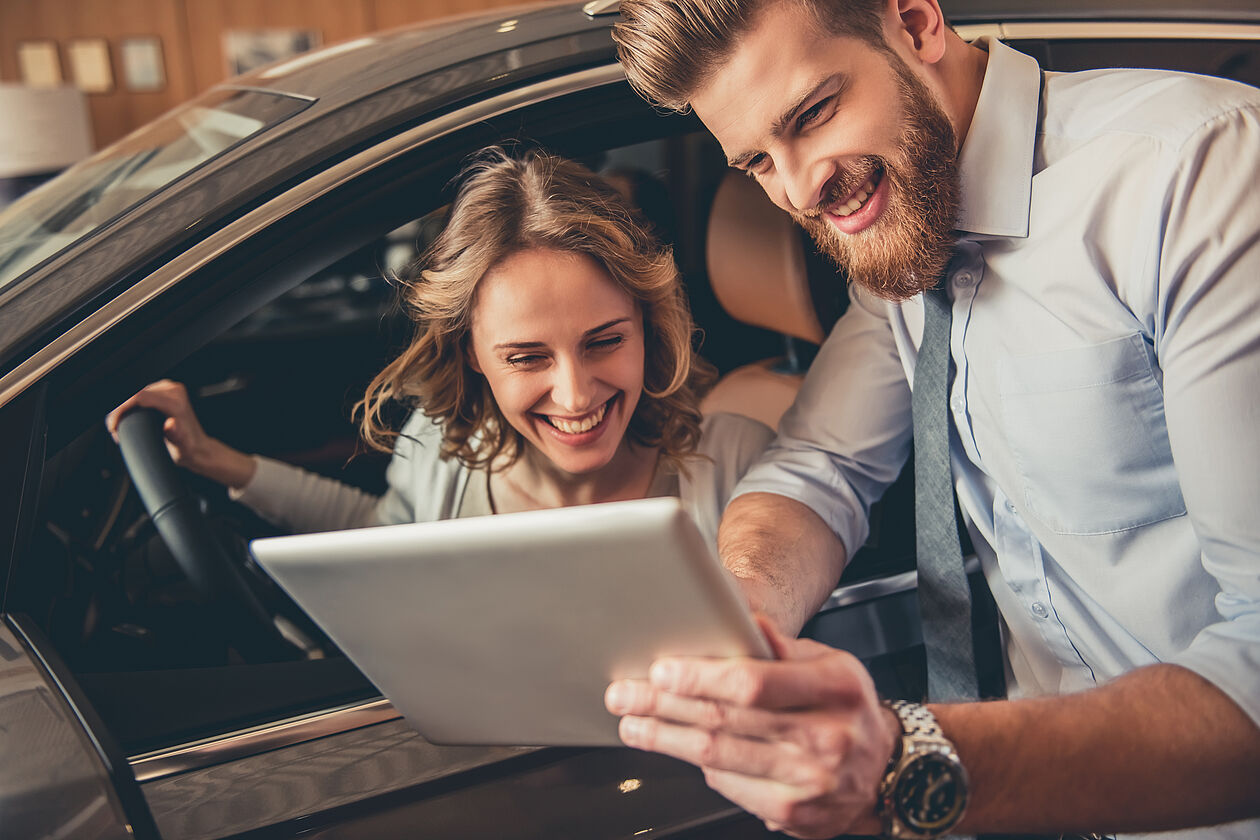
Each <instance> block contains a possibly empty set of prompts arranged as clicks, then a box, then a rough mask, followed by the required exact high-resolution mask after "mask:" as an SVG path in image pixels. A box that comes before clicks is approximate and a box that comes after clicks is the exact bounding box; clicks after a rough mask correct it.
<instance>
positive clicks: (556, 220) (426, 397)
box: [354, 147, 716, 468]
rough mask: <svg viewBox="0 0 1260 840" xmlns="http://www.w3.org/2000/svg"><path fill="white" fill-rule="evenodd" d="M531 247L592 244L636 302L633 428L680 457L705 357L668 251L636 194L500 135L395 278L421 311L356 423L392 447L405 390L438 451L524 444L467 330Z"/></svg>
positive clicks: (686, 451)
mask: <svg viewBox="0 0 1260 840" xmlns="http://www.w3.org/2000/svg"><path fill="white" fill-rule="evenodd" d="M529 248H552V249H555V250H557V251H564V252H571V253H582V254H587V255H589V256H591V257H593V258H594V259H595V260H596V261H597V262H599V264H600V265H601V266H603V268H604V269H605V270H606V271H607V272H608V274H609V276H610V277H611V278H612V279H613V281H614V282H615V283H616V284H617V285H618V286H619V287H620V288H621V289H622V290H624V291H625V292H626V293H627V294H628V295H630V297H631V298H633V299H634V300H635V301H636V302H637V303H638V305H639V308H640V310H641V311H642V314H643V331H644V354H645V355H644V383H643V385H644V388H643V394H642V396H641V397H640V399H639V403H638V406H637V407H636V408H635V412H634V415H633V416H632V417H631V419H630V423H629V428H628V430H627V434H628V435H629V436H630V439H631V440H632V441H633V442H635V443H637V444H640V445H642V446H655V447H660V450H661V455H662V457H663V458H665V459H666V461H667V462H668V463H671V464H673V465H674V466H676V467H681V466H682V462H683V460H684V459H685V458H686V457H687V456H688V455H690V454H692V453H694V452H695V449H696V446H697V444H698V443H699V438H700V419H701V415H700V407H699V400H700V396H701V394H702V393H703V392H704V391H705V390H706V389H707V388H708V387H709V386H710V385H711V384H712V383H713V381H714V379H715V378H716V373H715V370H714V368H713V366H712V365H710V364H709V363H708V362H706V361H705V360H703V359H701V358H700V357H699V356H697V355H696V354H695V352H694V349H693V345H692V341H693V337H694V335H695V333H696V330H695V327H694V325H693V323H692V320H691V313H690V311H689V310H688V307H687V302H686V298H685V297H684V295H683V291H682V285H681V282H680V280H679V276H678V269H677V267H676V266H675V264H674V259H673V253H672V250H671V249H670V248H669V247H668V246H665V245H662V244H661V243H660V242H659V241H658V240H657V239H656V238H655V236H654V235H653V234H652V233H651V231H650V228H649V226H648V224H647V222H645V221H644V220H643V219H642V218H641V217H640V216H639V213H638V212H637V211H636V210H635V209H634V208H633V206H632V205H631V204H630V203H629V202H628V201H627V200H626V199H625V198H623V197H622V195H621V194H620V193H618V192H617V191H616V190H615V189H614V188H613V187H612V186H611V185H610V184H608V183H607V182H605V181H604V180H602V179H601V178H600V177H599V176H598V175H596V174H595V173H594V172H591V171H590V170H589V169H587V168H586V167H584V166H582V165H580V164H578V163H575V162H573V161H570V160H565V159H563V158H559V157H556V156H554V155H551V154H547V153H545V152H541V151H530V152H528V153H525V154H522V155H519V156H512V155H510V154H508V153H507V152H506V151H504V150H503V149H501V148H498V147H494V148H490V149H486V150H484V151H482V152H481V153H479V154H478V155H477V157H476V158H475V159H474V160H473V161H472V162H471V163H470V164H469V165H468V166H467V167H466V168H465V169H464V171H463V172H462V173H461V175H460V181H459V188H458V190H457V193H456V196H455V201H454V203H453V204H452V206H451V211H450V216H449V219H448V221H447V224H446V227H445V228H444V229H443V231H442V233H441V234H440V235H439V236H438V237H437V239H436V240H435V241H434V242H433V245H432V246H431V247H430V248H428V249H427V250H426V251H425V253H423V254H422V255H421V256H420V257H419V258H418V259H417V260H416V261H415V262H414V263H412V264H411V265H410V266H408V267H407V268H406V269H404V271H403V273H402V275H401V276H400V277H399V278H398V280H399V283H400V285H401V297H402V305H403V307H404V308H405V309H406V311H407V314H408V315H409V316H410V318H411V319H412V321H413V322H414V323H415V334H414V336H413V337H412V340H411V343H410V345H409V346H408V347H407V349H406V350H404V351H403V353H402V354H401V355H400V356H399V357H398V358H396V359H395V360H394V361H393V362H391V363H390V364H389V365H388V366H386V367H385V369H384V370H382V371H381V372H380V373H379V374H377V375H376V377H375V378H374V379H373V380H372V382H371V383H370V384H369V385H368V387H367V393H366V394H365V395H364V397H363V399H362V400H361V401H360V402H359V403H358V404H357V405H356V406H355V409H354V410H355V416H356V417H357V416H359V413H360V412H362V419H361V429H360V432H361V434H362V436H363V439H364V441H366V443H367V444H368V445H369V446H370V447H372V448H373V449H377V450H382V451H389V450H391V449H392V448H393V445H394V441H395V439H396V438H397V437H398V432H396V431H394V430H392V429H390V428H389V425H388V423H387V422H386V420H385V417H384V412H385V409H386V408H387V407H388V406H389V405H390V404H391V403H392V402H395V401H396V402H401V403H403V404H405V405H407V406H409V407H411V408H413V409H419V410H421V411H423V412H424V413H425V414H426V415H427V416H428V417H430V418H431V419H433V421H434V422H436V423H437V424H439V425H440V426H441V428H442V430H443V444H442V449H443V453H444V454H446V455H447V456H450V457H454V458H457V459H459V460H460V461H461V462H462V463H463V464H465V465H466V466H468V467H470V468H481V467H489V466H490V465H492V464H495V463H496V462H497V460H498V459H499V457H500V456H501V455H504V456H506V459H505V463H511V462H512V461H515V460H516V459H517V458H518V457H520V454H521V452H522V451H523V447H524V445H525V439H524V438H523V437H522V436H521V434H520V433H519V432H517V431H516V430H515V429H514V428H513V427H512V426H511V424H509V423H508V422H507V421H506V419H505V418H504V417H503V414H502V413H501V412H500V410H499V407H498V405H497V404H496V403H495V400H494V396H493V395H492V394H491V393H490V388H489V386H488V385H487V384H486V381H485V379H484V378H483V377H482V376H481V375H480V374H478V373H476V372H475V371H474V370H473V369H472V367H471V366H470V365H469V363H468V362H469V348H468V343H469V329H470V322H471V316H472V309H473V305H474V303H475V301H476V294H477V286H478V284H479V283H480V281H481V278H482V277H484V276H485V275H486V273H487V272H488V271H489V270H490V269H491V268H492V267H493V266H495V265H497V264H498V263H499V262H500V261H502V260H503V259H505V258H507V257H508V256H511V255H512V254H515V253H518V252H520V251H522V250H525V249H529Z"/></svg>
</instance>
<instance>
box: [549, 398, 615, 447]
mask: <svg viewBox="0 0 1260 840" xmlns="http://www.w3.org/2000/svg"><path fill="white" fill-rule="evenodd" d="M620 396H621V395H620V394H617V395H615V396H613V397H612V398H611V399H609V400H607V401H606V402H604V403H601V404H600V405H599V406H597V407H596V408H595V410H594V411H590V412H587V413H586V414H582V415H579V416H577V417H573V416H568V417H565V416H561V415H558V414H545V413H541V412H536V413H535V414H534V416H535V417H537V418H539V419H540V420H541V421H542V422H543V423H544V424H545V425H546V426H547V427H548V431H549V432H551V433H552V434H553V435H555V436H556V438H557V439H558V440H560V441H561V442H562V443H566V444H569V445H570V446H582V445H584V444H587V443H590V442H592V441H594V440H595V439H597V438H598V437H599V436H600V435H601V434H602V433H603V430H604V428H605V427H606V425H607V423H605V420H607V418H608V417H609V415H610V412H609V409H610V408H612V407H613V403H614V402H615V401H616V400H617V399H618V397H620Z"/></svg>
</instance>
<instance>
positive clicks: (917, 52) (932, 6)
mask: <svg viewBox="0 0 1260 840" xmlns="http://www.w3.org/2000/svg"><path fill="white" fill-rule="evenodd" d="M886 18H887V19H886V21H885V36H886V37H888V39H889V45H890V46H892V47H893V48H894V49H896V50H898V51H899V52H901V53H902V54H903V55H905V54H906V53H910V54H913V55H914V56H915V57H917V58H918V59H919V61H922V62H923V63H925V64H935V63H936V62H938V61H940V60H941V58H942V57H943V56H944V55H945V41H946V37H945V36H946V33H948V32H949V25H948V24H947V23H946V21H945V14H944V13H943V12H942V11H941V7H940V5H939V4H938V3H937V0H888V14H887V16H886ZM889 29H891V30H892V31H891V32H889V31H888V30H889Z"/></svg>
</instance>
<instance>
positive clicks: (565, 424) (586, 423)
mask: <svg viewBox="0 0 1260 840" xmlns="http://www.w3.org/2000/svg"><path fill="white" fill-rule="evenodd" d="M607 410H608V403H604V404H603V405H601V406H600V407H599V408H597V409H595V410H594V411H592V412H591V413H590V414H588V415H586V416H585V417H583V418H581V419H580V420H565V419H563V418H560V417H551V416H548V417H547V422H548V423H550V424H551V425H553V426H555V427H556V428H557V429H559V430H560V431H562V432H564V433H565V434H567V435H580V434H582V433H583V432H589V431H590V430H591V429H593V428H595V427H596V426H598V425H599V424H600V421H602V420H603V419H604V412H605V411H607Z"/></svg>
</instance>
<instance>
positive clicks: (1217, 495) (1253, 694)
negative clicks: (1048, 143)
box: [1155, 108, 1260, 723]
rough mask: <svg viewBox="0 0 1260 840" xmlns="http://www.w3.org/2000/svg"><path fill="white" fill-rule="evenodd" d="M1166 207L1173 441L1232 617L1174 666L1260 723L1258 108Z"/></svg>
mask: <svg viewBox="0 0 1260 840" xmlns="http://www.w3.org/2000/svg"><path fill="white" fill-rule="evenodd" d="M1174 166H1175V168H1176V172H1175V177H1174V179H1173V181H1172V186H1171V189H1170V191H1169V192H1168V193H1167V194H1166V195H1165V196H1163V198H1164V206H1165V208H1166V214H1165V216H1164V219H1163V223H1164V224H1166V226H1167V235H1166V237H1165V239H1164V244H1163V248H1162V250H1161V252H1160V253H1159V255H1158V259H1159V261H1160V264H1159V284H1160V285H1159V293H1158V294H1159V299H1158V301H1157V305H1156V307H1155V312H1156V313H1157V318H1159V319H1160V322H1159V323H1157V324H1156V325H1155V327H1156V329H1155V336H1156V348H1155V349H1156V353H1157V355H1158V357H1159V360H1160V366H1161V368H1162V370H1163V374H1164V383H1163V384H1164V398H1165V408H1166V415H1167V421H1168V434H1169V438H1170V442H1171V445H1172V453H1173V460H1174V462H1175V463H1176V467H1177V474H1178V479H1179V481H1180V484H1181V490H1182V495H1183V496H1184V499H1185V503H1186V510H1187V512H1188V514H1189V516H1190V518H1191V522H1192V523H1193V526H1194V529H1195V533H1196V535H1197V536H1198V539H1199V543H1200V546H1201V548H1202V562H1203V567H1204V569H1206V570H1207V572H1208V573H1209V574H1210V575H1212V577H1214V578H1215V579H1216V581H1217V582H1218V583H1219V585H1220V591H1219V592H1218V593H1217V595H1216V608H1217V611H1218V612H1219V613H1220V618H1221V620H1220V621H1219V622H1217V623H1214V624H1211V625H1209V626H1208V627H1206V628H1204V629H1203V630H1202V631H1201V632H1200V633H1199V634H1198V635H1197V637H1196V638H1195V639H1194V641H1193V642H1192V643H1191V644H1190V646H1189V647H1188V648H1187V649H1186V650H1185V651H1184V652H1182V653H1181V654H1180V655H1178V656H1177V657H1176V658H1175V659H1174V660H1173V661H1174V662H1175V663H1176V664H1179V665H1181V666H1183V667H1186V668H1189V669H1191V670H1193V671H1195V672H1196V673H1198V674H1200V675H1201V676H1203V677H1204V678H1206V679H1207V680H1209V681H1210V682H1212V683H1213V684H1215V685H1216V686H1218V687H1219V688H1220V689H1221V690H1222V691H1224V692H1225V693H1226V694H1227V695H1229V696H1230V697H1231V698H1232V699H1233V700H1234V701H1235V702H1236V703H1238V705H1239V706H1240V707H1242V709H1243V710H1244V711H1246V713H1247V714H1249V715H1250V716H1251V718H1252V720H1254V721H1256V722H1257V723H1260V193H1257V191H1256V179H1257V175H1258V174H1260V109H1255V108H1253V109H1242V110H1241V111H1232V112H1229V113H1227V114H1224V115H1222V116H1220V117H1219V118H1217V119H1215V120H1212V121H1210V122H1208V123H1207V124H1206V125H1204V127H1203V128H1202V129H1201V130H1200V132H1199V133H1198V134H1197V135H1196V136H1195V137H1194V138H1193V139H1192V140H1191V142H1190V143H1188V144H1187V145H1186V146H1185V147H1184V148H1182V149H1181V150H1180V153H1179V154H1178V155H1177V158H1176V162H1175V163H1174Z"/></svg>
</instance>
